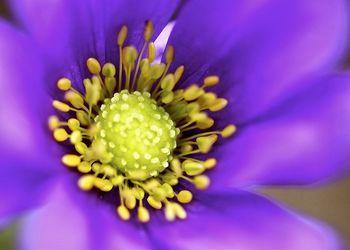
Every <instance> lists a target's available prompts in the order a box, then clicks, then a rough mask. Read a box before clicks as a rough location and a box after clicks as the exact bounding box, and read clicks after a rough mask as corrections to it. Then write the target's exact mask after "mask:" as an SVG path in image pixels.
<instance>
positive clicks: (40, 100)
mask: <svg viewBox="0 0 350 250" xmlns="http://www.w3.org/2000/svg"><path fill="white" fill-rule="evenodd" d="M0 33H1V37H0V51H1V57H0V79H1V82H0V98H1V103H2V104H1V105H0V117H1V123H0V141H1V146H0V149H1V150H0V152H1V155H6V154H7V153H8V152H14V151H15V152H16V153H17V154H18V157H27V156H31V157H33V155H38V154H41V153H40V152H41V150H42V149H43V147H44V146H45V148H46V146H47V141H48V140H49V139H50V138H49V136H48V135H47V134H46V132H45V129H44V126H46V119H47V117H48V112H47V109H48V107H47V105H48V104H49V103H50V102H51V101H49V99H48V95H47V94H46V92H45V90H44V89H43V88H42V85H43V84H42V64H41V62H40V60H39V59H38V57H37V54H36V47H35V46H34V45H33V44H32V43H31V41H30V40H29V39H28V38H27V37H26V36H25V35H23V34H21V33H19V32H18V31H16V30H14V29H13V28H12V27H11V26H9V25H8V24H7V23H5V22H4V21H1V20H0ZM19 71H20V72H21V73H19ZM44 119H45V120H44ZM44 122H45V123H44ZM51 145H52V143H51ZM48 149H49V150H50V147H49V148H48Z"/></svg>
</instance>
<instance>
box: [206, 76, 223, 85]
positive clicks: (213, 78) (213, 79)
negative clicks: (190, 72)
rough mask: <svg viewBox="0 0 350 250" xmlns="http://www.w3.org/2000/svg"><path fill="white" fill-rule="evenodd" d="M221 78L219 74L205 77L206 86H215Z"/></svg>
mask: <svg viewBox="0 0 350 250" xmlns="http://www.w3.org/2000/svg"><path fill="white" fill-rule="evenodd" d="M219 81H220V78H219V77H218V76H207V77H206V78H205V79H204V86H206V87H211V86H215V85H217V84H218V83H219Z"/></svg>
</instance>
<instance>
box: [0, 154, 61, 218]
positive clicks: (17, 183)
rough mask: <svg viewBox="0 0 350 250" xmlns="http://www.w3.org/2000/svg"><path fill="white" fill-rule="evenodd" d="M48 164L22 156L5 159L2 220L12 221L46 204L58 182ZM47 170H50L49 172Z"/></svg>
mask: <svg viewBox="0 0 350 250" xmlns="http://www.w3.org/2000/svg"><path fill="white" fill-rule="evenodd" d="M49 164H50V163H48V162H43V161H38V160H37V159H33V158H31V159H30V158H26V159H23V158H21V157H20V155H16V154H13V153H12V154H8V155H6V156H5V155H1V167H0V171H1V175H0V196H1V205H0V219H1V220H8V219H11V218H12V217H15V216H18V215H20V214H21V213H22V212H23V211H26V210H28V209H32V208H34V207H35V206H37V205H39V204H40V203H41V202H43V198H44V197H46V196H47V195H48V194H50V192H49V189H48V188H49V187H50V186H51V185H52V184H53V183H54V181H55V178H54V177H55V172H53V171H50V167H49ZM45 168H46V170H45Z"/></svg>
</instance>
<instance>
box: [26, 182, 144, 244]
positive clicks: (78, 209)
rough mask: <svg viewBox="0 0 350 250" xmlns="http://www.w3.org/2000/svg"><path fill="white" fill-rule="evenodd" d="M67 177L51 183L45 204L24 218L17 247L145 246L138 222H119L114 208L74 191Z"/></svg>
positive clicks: (76, 190)
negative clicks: (52, 184) (50, 190)
mask: <svg viewBox="0 0 350 250" xmlns="http://www.w3.org/2000/svg"><path fill="white" fill-rule="evenodd" d="M68 179H69V178H67V180H68ZM67 180H65V181H62V182H61V183H59V184H58V185H55V186H53V187H52V188H53V191H52V193H51V195H50V197H49V198H48V200H47V201H46V203H45V205H44V206H43V207H41V208H40V209H38V210H36V211H34V212H33V213H31V214H30V215H29V216H28V218H27V219H26V220H25V221H24V223H25V224H24V227H23V230H22V232H21V241H20V244H21V248H23V249H28V248H30V249H144V248H147V246H148V244H149V243H148V240H147V237H146V235H145V234H143V233H142V230H140V228H139V226H140V225H138V226H137V225H133V224H132V223H130V222H122V221H121V220H120V219H119V218H118V217H117V214H116V212H115V210H114V209H115V208H114V207H109V206H108V205H106V204H105V203H104V202H103V201H101V200H98V199H97V197H95V196H94V195H90V194H88V193H86V192H83V191H81V190H78V188H77V187H76V184H75V182H74V183H72V181H71V180H70V181H67ZM75 181H76V180H75Z"/></svg>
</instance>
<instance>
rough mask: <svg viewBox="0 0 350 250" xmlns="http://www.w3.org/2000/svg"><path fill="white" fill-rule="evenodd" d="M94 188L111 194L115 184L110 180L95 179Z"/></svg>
mask: <svg viewBox="0 0 350 250" xmlns="http://www.w3.org/2000/svg"><path fill="white" fill-rule="evenodd" d="M94 186H95V187H97V188H98V189H100V190H101V191H103V192H109V191H111V190H112V188H113V184H112V183H111V182H110V181H109V180H106V179H100V178H96V179H95V181H94Z"/></svg>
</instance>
